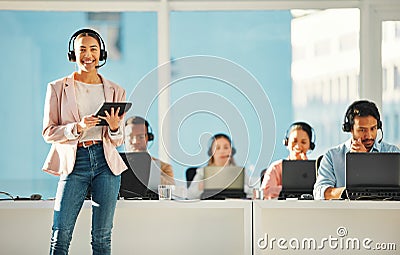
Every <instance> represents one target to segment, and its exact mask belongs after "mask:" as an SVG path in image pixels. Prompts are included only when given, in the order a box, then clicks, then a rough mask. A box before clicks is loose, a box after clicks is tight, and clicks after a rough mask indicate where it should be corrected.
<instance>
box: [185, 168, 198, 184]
mask: <svg viewBox="0 0 400 255" xmlns="http://www.w3.org/2000/svg"><path fill="white" fill-rule="evenodd" d="M196 171H197V167H189V168H188V169H187V170H186V187H187V188H189V186H190V183H191V182H192V181H193V178H194V176H195V175H196Z"/></svg>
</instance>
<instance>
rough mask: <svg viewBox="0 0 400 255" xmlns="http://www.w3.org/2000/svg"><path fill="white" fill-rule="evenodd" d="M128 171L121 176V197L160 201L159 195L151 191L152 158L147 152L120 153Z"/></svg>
mask: <svg viewBox="0 0 400 255" xmlns="http://www.w3.org/2000/svg"><path fill="white" fill-rule="evenodd" d="M119 154H120V156H121V158H122V159H123V160H124V162H125V164H126V166H127V167H128V169H127V170H126V171H124V172H122V174H121V186H120V190H119V195H120V197H121V198H124V199H158V194H157V193H156V192H154V191H151V190H149V189H148V188H147V187H148V183H149V179H150V167H151V161H152V160H151V157H150V155H149V154H148V153H147V152H121V153H119Z"/></svg>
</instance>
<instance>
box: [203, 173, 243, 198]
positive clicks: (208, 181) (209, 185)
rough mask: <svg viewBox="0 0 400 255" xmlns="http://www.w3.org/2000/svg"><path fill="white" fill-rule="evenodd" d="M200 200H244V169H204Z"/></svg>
mask: <svg viewBox="0 0 400 255" xmlns="http://www.w3.org/2000/svg"><path fill="white" fill-rule="evenodd" d="M203 185H204V192H203V194H202V196H201V198H202V199H224V198H244V197H245V196H246V194H245V193H244V168H243V167H241V166H221V167H218V166H207V167H205V168H204V180H203Z"/></svg>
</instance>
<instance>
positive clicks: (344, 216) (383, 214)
mask: <svg viewBox="0 0 400 255" xmlns="http://www.w3.org/2000/svg"><path fill="white" fill-rule="evenodd" d="M253 231H254V237H253V247H254V254H257V255H261V254H352V255H353V254H400V202H394V201H282V200H271V201H260V200H258V201H254V202H253Z"/></svg>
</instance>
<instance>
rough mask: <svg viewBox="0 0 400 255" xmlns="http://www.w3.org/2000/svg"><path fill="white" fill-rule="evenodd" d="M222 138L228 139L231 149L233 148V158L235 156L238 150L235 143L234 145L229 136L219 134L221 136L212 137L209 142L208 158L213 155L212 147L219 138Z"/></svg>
mask: <svg viewBox="0 0 400 255" xmlns="http://www.w3.org/2000/svg"><path fill="white" fill-rule="evenodd" d="M221 137H223V138H225V139H227V140H228V141H229V143H230V144H231V148H232V153H231V156H233V155H235V153H236V149H235V147H233V143H232V140H231V138H230V137H229V136H228V135H225V134H223V133H219V134H216V135H214V136H213V137H211V138H210V140H209V142H208V151H207V154H208V156H210V157H211V156H212V154H213V151H212V145H213V143H214V141H215V140H217V139H218V138H221Z"/></svg>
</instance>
